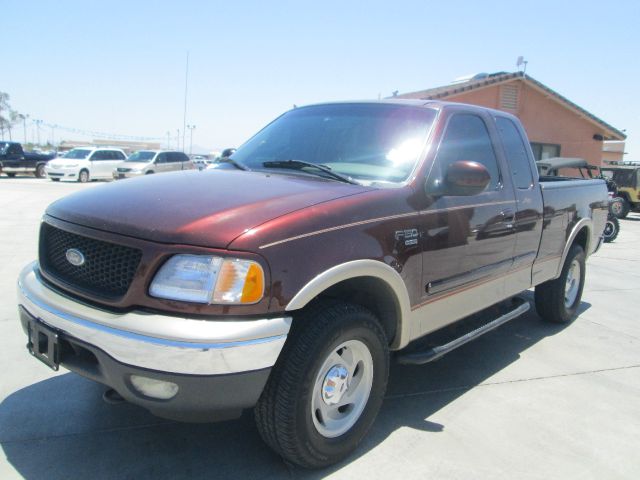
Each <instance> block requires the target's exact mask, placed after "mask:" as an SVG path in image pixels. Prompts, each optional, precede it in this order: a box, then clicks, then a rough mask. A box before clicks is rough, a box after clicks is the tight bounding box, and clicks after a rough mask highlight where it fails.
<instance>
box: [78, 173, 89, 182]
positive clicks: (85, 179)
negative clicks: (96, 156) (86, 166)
mask: <svg viewBox="0 0 640 480" xmlns="http://www.w3.org/2000/svg"><path fill="white" fill-rule="evenodd" d="M78 181H79V182H80V183H87V182H88V181H89V172H88V171H87V170H80V173H79V174H78Z"/></svg>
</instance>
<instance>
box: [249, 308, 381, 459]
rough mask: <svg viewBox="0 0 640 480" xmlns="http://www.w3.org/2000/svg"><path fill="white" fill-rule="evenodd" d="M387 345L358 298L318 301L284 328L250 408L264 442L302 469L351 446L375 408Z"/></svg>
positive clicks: (368, 423)
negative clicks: (284, 341) (278, 351)
mask: <svg viewBox="0 0 640 480" xmlns="http://www.w3.org/2000/svg"><path fill="white" fill-rule="evenodd" d="M388 375H389V349H388V345H387V339H386V336H385V334H384V332H383V330H382V328H381V327H380V325H379V323H378V321H377V319H376V317H375V316H374V315H373V314H372V313H371V312H369V311H368V310H366V309H365V308H363V307H360V306H358V305H353V304H348V303H342V302H332V303H318V304H316V305H315V307H313V308H311V309H309V310H307V311H305V312H304V313H303V314H301V315H300V316H298V317H297V318H296V319H295V320H294V325H293V327H292V332H291V334H290V336H289V339H288V340H287V344H286V345H285V348H284V349H283V351H282V353H281V354H280V357H279V358H278V362H277V363H276V365H275V367H274V369H273V371H272V373H271V377H270V378H269V381H268V383H267V386H266V387H265V390H264V391H263V393H262V396H261V397H260V400H259V401H258V404H257V405H256V409H255V417H256V423H257V426H258V430H259V432H260V434H261V436H262V438H263V439H264V440H265V442H266V443H267V444H268V445H269V446H270V447H271V448H273V449H274V450H275V451H276V452H277V453H279V454H280V455H282V456H283V457H284V458H285V459H286V460H288V461H290V462H292V463H295V464H297V465H300V466H302V467H305V468H319V467H325V466H327V465H331V464H334V463H336V462H338V461H339V460H341V459H342V458H344V457H346V456H347V455H348V454H349V453H351V452H352V451H353V450H354V449H355V448H356V447H357V446H358V444H359V443H360V441H361V440H362V438H363V437H364V436H365V434H366V433H367V431H368V430H369V427H371V425H372V424H373V421H374V420H375V418H376V415H377V414H378V411H379V410H380V406H381V405H382V400H383V398H384V394H385V391H386V388H387V378H388Z"/></svg>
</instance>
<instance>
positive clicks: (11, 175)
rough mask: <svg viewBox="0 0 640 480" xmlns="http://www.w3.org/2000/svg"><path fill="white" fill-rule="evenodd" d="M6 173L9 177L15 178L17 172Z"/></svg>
mask: <svg viewBox="0 0 640 480" xmlns="http://www.w3.org/2000/svg"><path fill="white" fill-rule="evenodd" d="M4 173H6V174H7V177H9V178H13V177H15V176H16V173H15V172H4Z"/></svg>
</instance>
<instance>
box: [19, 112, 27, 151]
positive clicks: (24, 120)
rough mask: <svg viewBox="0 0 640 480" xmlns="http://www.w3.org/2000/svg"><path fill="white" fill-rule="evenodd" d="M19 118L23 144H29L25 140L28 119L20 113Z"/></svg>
mask: <svg viewBox="0 0 640 480" xmlns="http://www.w3.org/2000/svg"><path fill="white" fill-rule="evenodd" d="M19 117H20V120H22V128H23V129H24V144H25V145H26V144H27V143H29V141H28V140H27V118H29V115H26V114H24V113H21V114H20V115H19Z"/></svg>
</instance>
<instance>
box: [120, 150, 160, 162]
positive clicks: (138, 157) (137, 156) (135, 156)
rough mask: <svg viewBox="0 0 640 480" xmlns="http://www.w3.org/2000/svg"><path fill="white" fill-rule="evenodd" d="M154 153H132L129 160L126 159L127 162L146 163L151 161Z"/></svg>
mask: <svg viewBox="0 0 640 480" xmlns="http://www.w3.org/2000/svg"><path fill="white" fill-rule="evenodd" d="M155 154H156V152H143V151H140V152H134V153H132V154H131V156H130V157H129V158H127V160H126V161H127V162H148V161H150V160H153V157H154V156H155Z"/></svg>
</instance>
